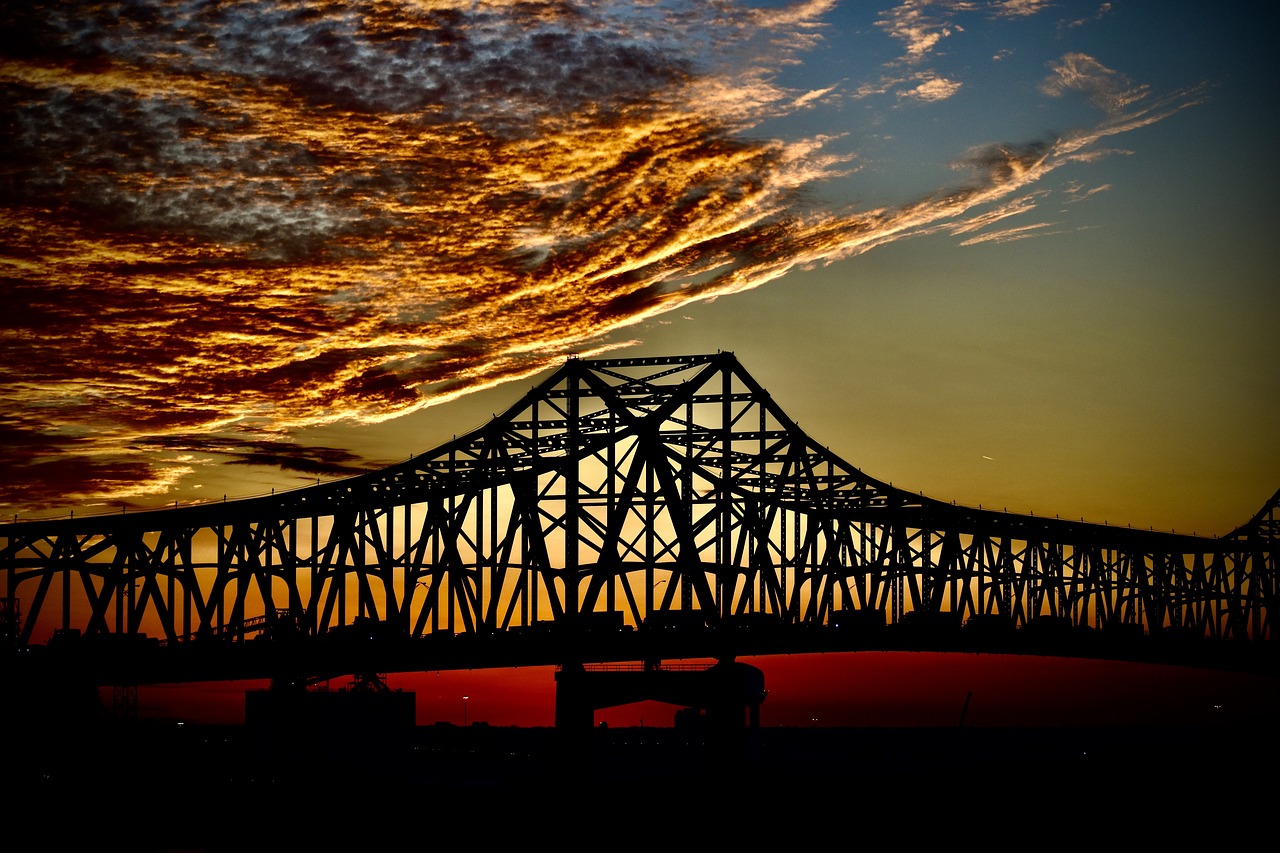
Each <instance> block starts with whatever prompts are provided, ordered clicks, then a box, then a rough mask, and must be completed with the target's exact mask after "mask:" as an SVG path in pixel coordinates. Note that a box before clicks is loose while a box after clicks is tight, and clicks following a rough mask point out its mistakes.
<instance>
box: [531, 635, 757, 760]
mask: <svg viewBox="0 0 1280 853" xmlns="http://www.w3.org/2000/svg"><path fill="white" fill-rule="evenodd" d="M765 694H766V691H765V688H764V673H763V672H761V671H760V670H759V669H757V668H756V667H754V666H750V665H748V664H744V663H739V662H737V661H734V660H733V659H732V658H728V659H725V660H721V661H719V662H718V663H716V664H714V665H713V666H710V667H707V668H705V669H664V668H663V667H662V666H661V665H660V664H657V663H646V664H644V665H643V667H639V668H622V667H618V666H611V667H603V668H600V669H587V668H586V667H585V666H583V665H582V664H580V663H577V664H566V665H563V666H562V667H561V668H560V670H559V671H557V673H556V711H555V727H556V734H557V736H558V739H559V744H560V749H561V753H562V754H561V757H562V758H564V759H566V760H569V761H575V760H585V759H586V758H588V757H589V755H590V750H591V738H592V732H593V731H594V729H595V712H596V711H597V710H599V709H601V708H611V707H615V706H617V705H627V704H630V703H632V702H642V701H645V700H657V701H659V702H667V703H669V704H672V705H677V706H681V707H685V708H691V709H695V710H697V711H698V712H699V715H700V716H699V721H700V723H701V734H702V739H703V750H704V751H703V758H704V761H705V763H706V764H707V766H708V767H709V769H717V768H727V767H734V766H738V765H740V764H742V763H744V762H747V761H750V760H751V759H752V758H753V757H754V753H755V746H756V742H757V739H758V736H759V728H760V704H761V703H762V702H764V699H765Z"/></svg>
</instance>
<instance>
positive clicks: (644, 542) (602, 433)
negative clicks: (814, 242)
mask: <svg viewBox="0 0 1280 853" xmlns="http://www.w3.org/2000/svg"><path fill="white" fill-rule="evenodd" d="M1278 506H1280V492H1277V494H1276V495H1274V496H1273V497H1272V498H1271V499H1270V500H1269V501H1268V502H1267V503H1266V504H1265V506H1263V508H1262V509H1261V510H1260V511H1259V512H1258V513H1257V514H1256V515H1255V516H1254V517H1253V518H1252V519H1250V520H1248V521H1247V522H1246V523H1245V524H1243V525H1242V526H1241V527H1239V528H1238V529H1236V530H1235V531H1233V532H1232V533H1230V534H1228V535H1226V536H1222V537H1218V538H1209V537H1198V536H1194V535H1185V534H1177V533H1172V532H1160V531H1153V530H1135V529H1131V528H1128V527H1116V526H1111V525H1105V524H1092V523H1085V522H1083V521H1079V522H1077V521H1068V520H1063V519H1059V518H1056V517H1052V518H1051V517H1042V516H1038V515H1032V514H1018V513H1009V512H1001V511H995V510H989V509H982V508H976V509H975V508H973V507H967V506H957V505H955V504H954V503H953V502H948V501H945V500H940V499H935V498H931V497H926V496H924V495H922V494H917V493H912V492H909V491H905V490H903V489H900V488H894V487H893V486H892V485H890V484H889V483H887V482H884V481H881V480H878V479H876V478H874V477H871V476H869V475H868V474H866V473H864V472H863V471H861V470H859V469H858V468H857V467H855V466H854V465H851V464H850V463H848V462H847V461H845V460H844V459H842V458H841V457H840V456H838V455H837V454H835V453H833V452H832V451H831V450H830V449H828V448H827V447H826V446H824V445H822V444H819V443H818V442H817V441H816V440H815V439H813V438H811V437H810V436H808V435H807V434H806V433H804V432H803V431H802V430H801V429H800V428H799V427H798V426H797V425H796V423H795V422H794V421H792V420H791V419H790V418H789V417H788V416H787V415H786V413H785V412H784V411H783V410H782V409H781V408H780V407H779V406H778V404H777V403H775V402H774V400H773V399H772V398H771V396H770V395H769V393H768V392H767V391H766V390H765V389H764V388H762V387H761V386H760V385H759V384H758V383H757V382H756V381H755V380H754V379H753V378H752V377H751V376H750V375H749V374H748V373H747V371H746V370H745V369H744V368H743V366H742V365H741V364H740V363H739V362H738V361H737V359H736V358H735V357H734V355H733V354H731V353H727V352H720V353H715V354H702V355H692V356H682V357H664V358H601V359H579V358H572V359H569V360H568V361H566V362H565V363H564V364H563V365H562V366H561V367H559V368H558V369H557V370H555V371H554V373H553V374H552V375H550V376H549V377H548V378H547V379H546V380H545V381H543V382H541V383H540V384H538V385H536V386H535V387H533V388H532V389H531V390H530V391H529V392H528V393H527V394H525V395H524V397H523V398H522V399H520V400H519V401H518V402H516V403H515V404H514V405H513V406H512V407H511V408H510V409H508V410H507V411H506V412H504V413H503V414H501V415H497V416H495V417H494V418H493V419H492V420H491V421H489V422H488V423H486V424H484V425H483V426H481V427H479V428H478V429H476V430H474V431H473V432H471V433H468V434H466V435H462V436H460V437H456V438H455V439H453V440H452V441H449V442H447V443H445V444H443V445H441V446H439V447H437V448H436V449H434V450H432V451H431V452H429V453H425V454H422V455H419V456H415V457H412V458H410V459H409V460H407V461H404V462H401V463H399V464H396V465H392V466H390V467H387V468H383V469H381V470H377V471H373V472H369V473H365V474H361V475H357V476H353V477H350V478H346V479H342V480H336V481H333V482H327V483H323V484H317V485H313V486H307V487H304V488H300V489H296V490H293V491H287V492H280V493H276V494H272V495H270V496H260V497H254V498H249V499H243V500H233V501H225V502H217V503H207V504H198V505H190V506H181V507H173V508H165V509H156V510H150V511H140V512H139V511H135V512H129V513H121V514H113V515H100V516H87V517H75V518H69V519H57V520H29V521H15V522H11V523H6V524H3V525H0V576H2V577H3V578H4V591H3V608H4V609H3V612H0V620H2V626H0V627H2V628H3V636H4V637H5V638H6V640H7V646H8V647H9V649H10V652H11V654H10V660H12V661H15V666H17V665H19V664H18V663H16V662H18V661H20V662H21V664H20V665H21V666H23V667H30V668H33V669H36V670H38V669H40V668H47V669H49V670H58V671H64V672H69V671H74V672H75V673H77V675H78V676H79V677H82V678H85V679H88V680H90V681H92V682H93V683H95V684H97V685H102V686H105V685H116V686H120V685H126V686H127V685H138V684H148V683H160V682H181V681H185V682H194V681H208V680H238V679H251V678H271V679H273V682H278V683H281V684H293V685H299V684H308V683H313V682H315V681H317V680H320V679H325V678H331V677H336V676H340V675H344V674H356V675H362V676H368V675H369V674H373V673H387V672H409V671H436V670H447V669H477V668H486V667H512V666H534V665H554V666H556V667H559V668H560V672H561V676H562V677H563V679H564V682H565V686H562V688H561V689H562V694H563V695H565V696H569V697H571V699H570V700H566V701H564V702H563V703H561V702H560V701H559V700H558V703H557V715H558V716H557V719H558V721H560V719H561V716H562V715H561V708H560V706H561V704H563V705H564V711H563V717H564V719H566V720H567V719H569V718H573V719H576V720H579V721H581V720H582V719H583V718H584V715H585V716H586V717H587V718H588V719H589V713H590V708H591V707H592V706H594V707H601V705H600V703H601V702H613V701H615V700H616V701H624V700H626V699H627V697H631V696H633V695H637V694H643V695H652V694H653V693H654V692H655V691H656V692H664V693H671V692H672V691H674V695H675V696H676V697H677V699H678V697H679V696H682V695H687V696H689V697H693V698H692V699H691V703H698V702H701V703H703V704H708V703H710V704H714V702H715V701H716V700H715V699H705V698H704V699H699V698H697V697H699V696H705V689H704V688H705V684H706V682H707V679H710V678H712V675H711V674H710V673H711V670H712V669H714V667H710V668H708V669H707V670H706V673H707V674H706V677H705V678H704V679H703V680H702V681H699V682H698V683H697V684H696V685H695V684H693V683H692V682H689V685H690V686H688V687H677V688H673V687H671V686H670V685H671V684H672V683H674V682H673V679H672V678H666V676H668V675H669V676H673V675H674V668H673V667H671V666H670V665H669V664H664V662H670V661H673V660H680V659H701V658H706V659H715V660H716V661H718V662H719V663H718V664H717V666H720V667H721V669H720V670H717V671H716V672H717V673H718V675H717V677H719V676H722V675H723V674H724V667H732V666H734V664H733V661H734V659H735V658H736V657H740V656H749V655H764V654H782V653H794V652H828V651H858V650H899V649H901V650H940V651H948V650H954V651H986V652H1009V653H1026V654H1051V655H1060V656H1086V657H1108V658H1114V659H1121V660H1140V661H1158V662H1171V663H1181V664H1188V665H1193V666H1206V667H1218V668H1229V669H1237V670H1242V671H1254V672H1267V673H1272V674H1274V673H1275V672H1276V668H1275V661H1276V657H1275V625H1274V621H1273V620H1274V614H1275V613H1276V605H1277V588H1278V583H1277V566H1276V551H1277V549H1276V542H1277V538H1278V532H1277V531H1278V530H1280V527H1278V526H1277V508H1278ZM627 663H630V664H632V665H633V666H634V668H635V670H636V673H637V674H636V677H635V678H636V680H634V681H631V682H629V683H628V684H629V686H628V687H625V688H619V687H617V686H616V685H617V684H618V681H617V680H616V679H614V680H612V681H609V680H608V679H607V678H605V677H604V675H603V673H600V672H597V670H599V669H601V668H603V667H604V665H614V666H613V670H612V671H614V672H617V671H619V669H618V666H617V665H620V664H627ZM736 672H737V676H735V677H734V678H730V679H729V681H732V682H733V687H732V688H730V689H729V690H730V692H729V693H728V694H716V696H718V697H720V698H721V699H723V698H724V697H725V696H730V697H733V698H732V701H733V702H735V703H741V705H742V706H744V707H754V705H758V701H759V700H760V699H762V698H763V696H762V694H761V693H760V691H759V687H760V686H759V685H758V684H756V683H755V682H754V681H753V680H752V678H751V677H750V674H749V673H745V674H744V672H743V671H742V670H741V668H739V669H738V670H736ZM664 673H665V674H666V675H664ZM597 676H599V677H597ZM664 678H666V680H664ZM606 682H607V684H608V685H609V686H604V685H605V684H606ZM569 684H573V685H577V686H575V687H573V688H572V689H570V688H569V687H568V686H567V685H569ZM639 684H643V685H646V686H642V687H639V688H637V687H636V686H635V685H639ZM744 685H746V686H744ZM646 691H647V692H646ZM752 697H754V698H752ZM753 703H754V705H753Z"/></svg>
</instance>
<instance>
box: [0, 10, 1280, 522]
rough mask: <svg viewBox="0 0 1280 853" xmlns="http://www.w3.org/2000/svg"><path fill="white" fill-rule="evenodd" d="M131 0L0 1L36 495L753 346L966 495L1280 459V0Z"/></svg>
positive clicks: (1195, 518) (800, 407)
mask: <svg viewBox="0 0 1280 853" xmlns="http://www.w3.org/2000/svg"><path fill="white" fill-rule="evenodd" d="M113 5H114V4H92V3H70V4H66V3H60V4H51V3H47V4H41V3H35V4H31V5H30V6H29V7H24V8H23V9H20V10H6V11H4V12H3V13H0V14H2V15H3V20H0V24H3V25H4V26H3V30H4V31H5V32H7V33H9V34H11V35H10V37H9V38H7V39H6V40H5V41H4V43H3V54H2V56H3V63H2V64H0V92H3V94H4V99H3V108H2V109H3V115H4V116H5V121H4V124H3V132H4V133H5V135H6V136H7V139H6V146H5V150H6V151H8V152H10V153H9V154H8V155H6V157H5V160H4V161H3V172H2V173H0V174H2V177H3V184H2V186H3V191H2V193H3V194H2V195H0V201H3V206H0V233H3V235H4V238H3V241H0V246H3V249H2V250H0V263H3V264H4V267H5V269H4V276H5V277H4V281H5V285H4V286H5V288H6V289H7V290H8V292H9V295H10V300H9V302H10V305H12V306H16V307H15V309H14V310H13V311H12V312H11V313H10V314H9V317H8V319H7V320H6V321H5V325H4V326H3V333H4V334H3V335H2V336H0V356H3V363H4V364H5V365H6V366H5V367H4V368H0V408H2V409H3V410H4V411H5V412H7V413H8V414H7V416H6V417H4V418H3V419H0V431H3V433H4V436H5V441H4V442H0V448H7V451H6V456H7V458H6V459H5V464H6V469H7V470H8V471H10V472H11V473H10V476H9V477H8V478H7V485H5V486H4V487H3V488H0V509H2V510H3V511H4V512H6V513H10V514H14V515H18V516H20V517H33V516H36V515H57V514H65V513H66V512H68V511H70V510H73V509H74V510H76V512H77V514H78V515H79V514H82V513H85V512H94V511H116V510H117V509H118V508H120V507H123V506H129V507H147V506H162V505H167V504H172V503H174V502H175V501H178V502H182V503H185V502H190V501H197V500H203V499H209V498H215V497H216V498H217V499H220V498H221V496H222V495H223V494H227V495H229V496H230V497H236V496H240V495H245V496H247V495H250V494H259V493H264V492H267V491H268V490H270V489H283V488H292V487H298V486H301V485H304V484H305V483H307V482H314V480H315V478H316V477H322V478H326V479H327V478H332V477H339V476H345V475H349V474H351V473H355V472H357V471H360V470H367V469H369V468H373V467H378V466H380V465H383V464H387V463H389V462H393V461H398V460H400V459H403V458H405V457H407V456H408V455H409V454H410V453H419V452H423V451H425V450H428V449H430V448H431V447H432V446H434V445H435V444H436V443H438V442H439V441H441V440H444V439H447V438H448V437H449V436H450V435H452V434H456V433H461V432H465V431H466V430H467V429H470V428H472V427H474V426H477V425H479V423H480V422H481V421H482V420H483V419H485V418H487V417H488V416H489V415H490V413H492V412H496V411H500V410H502V409H504V408H505V407H506V405H507V404H508V403H509V402H511V401H513V400H514V399H515V398H516V397H517V396H518V395H519V394H520V393H522V392H523V390H524V389H525V388H526V386H527V385H528V384H532V383H533V382H535V381H537V378H538V377H540V376H542V375H544V374H545V373H546V372H548V371H550V370H551V369H553V368H554V367H555V366H556V365H557V364H558V363H560V361H561V360H563V358H564V357H566V356H567V355H569V354H572V353H580V354H585V355H590V354H593V353H610V354H613V355H649V354H659V353H662V354H667V353H687V352H706V351H711V350H717V349H724V350H732V351H734V352H735V353H736V354H737V356H738V358H739V360H740V361H741V362H742V363H743V365H744V366H745V367H746V369H747V370H748V371H749V372H751V373H752V374H753V375H754V376H755V377H756V378H757V379H758V380H760V381H761V382H762V384H764V385H765V387H766V388H769V389H770V390H771V392H772V393H773V395H774V397H775V398H776V399H778V400H779V401H780V402H781V403H782V404H783V405H784V407H785V408H786V409H787V410H788V411H789V412H790V414H791V415H792V416H793V417H794V418H795V419H796V420H798V421H799V422H800V425H801V426H802V428H804V429H805V430H806V431H807V432H809V433H810V434H811V435H812V436H814V437H815V438H817V439H818V440H819V441H821V442H823V443H825V444H827V445H829V446H830V447H831V448H832V449H833V450H836V451H837V452H839V453H840V455H842V456H843V457H844V458H846V459H847V460H848V461H850V462H851V463H853V464H855V465H857V466H859V467H861V468H862V469H863V470H865V471H867V472H868V473H869V474H871V475H872V476H875V477H878V478H881V479H886V480H891V481H893V482H894V483H895V485H899V486H902V487H904V488H909V489H912V490H920V491H923V492H925V493H926V494H929V495H931V496H934V497H939V498H943V499H952V500H956V501H957V502H960V503H969V504H974V505H977V504H982V505H984V506H988V507H990V506H996V507H1008V508H1009V509H1010V510H1016V511H1028V510H1030V511H1035V512H1036V513H1038V514H1040V513H1058V514H1061V515H1063V516H1065V517H1083V518H1085V519H1086V520H1090V521H1104V520H1105V521H1108V523H1118V524H1133V525H1135V526H1143V527H1146V526H1154V527H1156V528H1158V529H1170V528H1173V529H1178V530H1180V531H1185V530H1194V531H1196V532H1199V533H1207V534H1222V533H1226V532H1228V531H1229V530H1230V529H1231V528H1233V527H1234V526H1236V525H1237V524H1240V523H1243V522H1244V521H1246V520H1247V519H1248V517H1249V516H1250V515H1252V513H1253V512H1254V511H1256V510H1257V509H1258V508H1259V507H1260V506H1261V505H1262V503H1263V502H1265V501H1266V500H1267V498H1269V497H1270V496H1271V495H1272V494H1273V493H1274V492H1275V490H1276V488H1277V487H1280V452H1278V451H1277V450H1276V444H1275V441H1274V435H1275V434H1276V428H1277V426H1280V380H1278V378H1277V371H1276V370H1275V367H1274V365H1275V364H1277V363H1278V362H1277V358H1276V357H1277V355H1280V352H1278V349H1280V345H1278V344H1277V342H1276V340H1277V335H1276V334H1275V329H1276V326H1277V323H1276V321H1277V319H1280V295H1278V294H1277V291H1278V287H1277V284H1278V283H1277V281H1276V270H1277V268H1278V264H1277V260H1278V257H1277V255H1278V252H1277V248H1276V241H1275V240H1274V237H1273V234H1274V230H1275V229H1274V226H1275V223H1276V217H1275V215H1274V213H1273V212H1272V209H1273V208H1272V204H1273V200H1274V199H1275V198H1276V195H1277V193H1276V190H1277V189H1278V186H1277V185H1278V184H1280V179H1278V177H1277V170H1276V167H1275V165H1274V159H1273V158H1274V139H1275V133H1274V129H1275V126H1276V122H1275V118H1276V98H1275V95H1274V93H1273V86H1272V83H1271V82H1270V75H1269V73H1268V72H1269V68H1268V67H1267V66H1266V65H1265V64H1264V63H1265V62H1266V56H1267V45H1266V39H1267V37H1268V35H1267V29H1266V27H1265V26H1263V21H1262V20H1261V17H1262V15H1263V7H1262V5H1261V4H1238V5H1236V6H1233V7H1232V8H1231V10H1230V11H1229V12H1228V11H1224V10H1223V9H1222V8H1210V7H1208V6H1207V5H1204V4H1195V3H1167V2H1122V0H1117V2H1111V3H1097V2H1090V3H1071V2H1035V0H1022V2H1017V0H1009V2H935V3H925V2H902V3H896V4H895V3H881V4H867V3H828V2H811V3H797V4H787V3H754V4H753V3H731V2H723V3H715V4H709V3H692V2H690V3H683V2H669V3H652V4H650V3H625V4H617V3H557V4H551V3H548V4H536V3H534V4H523V5H519V6H516V5H513V4H504V3H488V4H486V3H457V4H451V3H448V2H440V3H433V4H419V3H378V4H373V3H368V4H365V3H325V2H315V3H291V4H283V3H275V2H246V3H221V4H205V3H195V2H190V3H187V2H139V3H135V4H130V5H129V6H127V7H124V9H123V12H122V13H121V14H118V15H117V14H110V13H108V11H107V10H109V9H111V8H112V7H113Z"/></svg>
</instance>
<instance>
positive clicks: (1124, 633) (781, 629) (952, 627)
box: [9, 614, 1280, 687]
mask: <svg viewBox="0 0 1280 853" xmlns="http://www.w3.org/2000/svg"><path fill="white" fill-rule="evenodd" d="M948 615H949V614H940V615H939V616H940V617H943V618H937V619H934V620H931V622H929V623H925V622H923V621H919V622H913V621H911V620H910V619H905V620H903V621H901V622H898V623H892V624H888V625H883V626H871V627H868V626H865V625H863V626H858V625H854V626H849V625H834V626H832V625H821V626H819V625H806V624H800V625H787V624H772V625H770V624H739V625H735V624H729V623H723V624H719V625H717V626H714V627H711V626H705V625H703V626H692V627H691V626H683V627H665V628H651V627H648V626H642V627H641V628H640V629H635V628H631V627H625V628H622V629H613V630H600V629H584V630H580V631H573V630H566V629H565V628H563V627H562V626H559V627H558V626H554V625H547V626H545V627H543V628H535V629H511V630H507V631H494V632H491V633H481V634H475V633H461V634H449V633H437V634H428V635H426V636H423V637H418V638H410V637H404V636H400V635H397V634H395V633H394V632H391V631H388V630H386V628H385V626H384V625H383V624H382V623H379V622H376V621H372V620H357V622H356V623H354V624H352V625H349V626H346V627H345V628H343V629H336V630H331V631H329V632H328V633H326V634H323V635H321V636H319V637H311V636H307V635H302V634H299V635H296V636H279V637H273V636H270V635H267V634H261V635H258V636H256V637H253V638H249V639H242V640H239V641H234V642H232V641H228V640H226V639H213V640H209V639H205V640H190V641H184V642H176V643H169V644H165V643H162V642H161V641H158V640H156V639H150V638H146V637H138V636H127V635H126V636H119V635H113V634H106V635H101V636H95V637H86V638H81V637H77V636H74V635H73V636H55V637H54V638H53V639H52V640H51V641H50V642H49V643H48V644H46V645H43V646H41V645H34V646H30V647H27V648H25V649H23V650H16V651H12V652H10V653H9V654H10V657H11V660H12V666H11V667H10V672H11V673H12V674H13V675H14V676H15V677H18V678H22V677H23V674H24V673H26V674H28V675H29V676H33V677H36V678H38V679H40V680H47V679H50V678H67V677H74V678H76V679H79V680H82V681H85V682H91V683H93V684H95V685H97V686H103V687H105V686H127V685H144V684H160V683H183V682H186V683H195V682H204V681H237V680H249V679H266V678H272V679H287V680H295V679H296V680H310V681H319V680H326V679H330V678H339V677H343V676H347V675H360V674H373V673H384V674H385V673H392V672H434V671H441V670H461V669H493V668H509V667H529V666H556V667H561V666H565V665H577V664H611V663H636V664H640V663H647V664H658V663H661V662H663V661H666V662H671V661H679V660H733V659H735V658H739V657H749V656H759V655H781V654H802V653H826V652H859V651H867V652H872V651H937V652H961V653H965V652H967V653H985V654H1026V655H1046V656H1054V657H1078V658H1095V659H1110V660H1120V661H1132V662H1145V663H1159V664H1171V665H1178V666H1191V667H1199V668H1207V669H1217V670H1226V671H1236V672H1248V673H1255V674H1264V675H1280V663H1278V661H1280V655H1278V654H1277V649H1276V644H1275V642H1274V641H1256V640H1255V641H1242V640H1225V639H1207V638H1203V639H1202V638H1192V637H1189V636H1188V635H1186V634H1184V633H1180V632H1174V631H1168V630H1167V631H1164V632H1160V633H1156V634H1145V633H1143V632H1142V631H1141V630H1134V631H1131V630H1115V631H1109V630H1097V629H1092V628H1083V627H1080V626H1073V625H1071V624H1070V623H1068V622H1067V621H1066V620H1064V619H1052V618H1049V617H1042V618H1041V619H1037V620H1032V622H1030V623H1029V624H1027V625H1026V626H1024V627H1022V628H1019V629H1016V630H1015V629H1014V628H1013V627H1012V626H1011V625H1009V624H1008V623H1007V622H1005V621H1003V620H999V619H995V618H989V619H978V618H971V619H970V620H969V621H968V622H967V623H965V624H964V625H963V626H962V625H961V624H960V623H959V621H958V620H952V619H946V618H945V617H946V616H948ZM1126 627H1127V628H1133V627H1134V626H1119V628H1126Z"/></svg>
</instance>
